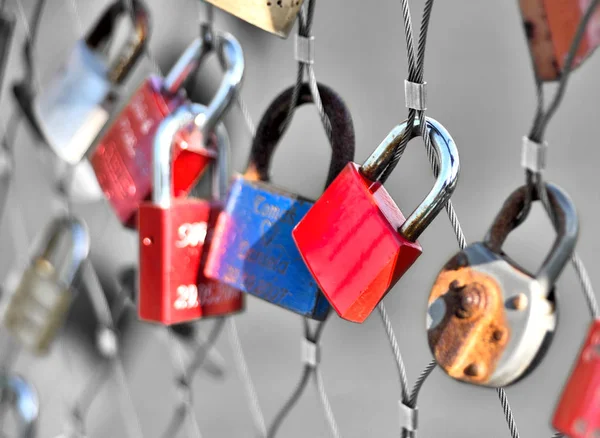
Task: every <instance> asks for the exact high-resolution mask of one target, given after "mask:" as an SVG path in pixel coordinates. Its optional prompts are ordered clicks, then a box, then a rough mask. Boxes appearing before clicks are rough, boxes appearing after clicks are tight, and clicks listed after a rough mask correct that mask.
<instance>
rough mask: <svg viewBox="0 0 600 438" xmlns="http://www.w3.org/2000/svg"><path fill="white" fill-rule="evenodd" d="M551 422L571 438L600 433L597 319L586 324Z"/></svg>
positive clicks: (590, 437) (599, 328)
mask: <svg viewBox="0 0 600 438" xmlns="http://www.w3.org/2000/svg"><path fill="white" fill-rule="evenodd" d="M552 425H553V426H554V428H555V429H556V430H558V431H559V432H562V433H564V434H565V435H568V436H569V437H571V438H595V437H598V436H600V319H597V320H595V321H594V322H593V323H592V325H591V327H590V330H589V332H588V336H587V339H586V340H585V343H584V344H583V347H582V349H581V351H580V353H579V358H578V359H577V363H576V364H575V367H574V368H573V371H572V372H571V376H570V377H569V380H568V382H567V384H566V385H565V388H564V389H563V393H562V395H561V397H560V401H559V402H558V405H557V406H556V410H555V411H554V418H553V420H552Z"/></svg>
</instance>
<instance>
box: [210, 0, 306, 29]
mask: <svg viewBox="0 0 600 438" xmlns="http://www.w3.org/2000/svg"><path fill="white" fill-rule="evenodd" d="M206 1H207V2H208V3H211V4H213V5H215V6H216V7H218V8H220V9H223V10H224V11H226V12H228V13H230V14H231V15H235V16H236V17H238V18H240V19H242V20H244V21H246V22H248V23H250V24H252V25H254V26H256V27H258V28H260V29H263V30H266V31H267V32H270V33H272V34H275V35H277V36H279V37H281V38H287V36H288V35H289V33H290V31H291V30H292V27H293V26H294V22H295V21H296V17H297V16H298V12H300V8H302V3H303V2H304V0H206Z"/></svg>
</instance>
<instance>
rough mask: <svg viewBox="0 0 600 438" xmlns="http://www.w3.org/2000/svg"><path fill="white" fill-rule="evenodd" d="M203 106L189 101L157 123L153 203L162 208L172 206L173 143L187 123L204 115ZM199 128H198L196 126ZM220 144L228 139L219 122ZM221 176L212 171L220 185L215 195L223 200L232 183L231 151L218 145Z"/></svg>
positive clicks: (154, 147)
mask: <svg viewBox="0 0 600 438" xmlns="http://www.w3.org/2000/svg"><path fill="white" fill-rule="evenodd" d="M206 111H207V108H206V107H205V106H204V105H200V104H197V103H190V104H188V105H183V106H180V107H178V108H177V109H176V110H175V111H173V112H172V113H171V114H170V115H168V116H167V117H165V119H164V120H163V121H162V122H161V123H160V125H158V128H157V130H156V134H155V135H154V140H153V143H152V160H153V164H152V202H153V204H154V205H156V206H158V207H160V208H169V207H170V206H171V204H172V197H173V189H172V172H173V150H174V147H173V142H174V140H175V136H176V135H177V133H178V132H179V131H180V130H181V129H183V128H185V127H186V126H188V125H190V124H193V123H194V120H195V119H196V118H197V117H198V116H199V115H201V114H205V113H206ZM196 128H197V127H196ZM215 134H216V137H217V145H219V146H221V145H224V144H225V143H222V142H228V141H229V139H228V137H227V131H226V130H225V126H224V125H223V124H222V123H219V124H218V125H217V128H216V130H215V133H214V134H213V135H215ZM218 160H219V162H218V163H217V166H218V175H215V174H213V178H215V179H213V181H214V183H215V184H216V186H217V187H213V188H214V189H215V190H214V192H213V196H214V197H215V199H217V197H218V198H219V199H222V198H223V197H224V196H225V194H226V193H227V185H228V183H229V173H228V166H229V150H228V148H226V147H223V148H221V147H218Z"/></svg>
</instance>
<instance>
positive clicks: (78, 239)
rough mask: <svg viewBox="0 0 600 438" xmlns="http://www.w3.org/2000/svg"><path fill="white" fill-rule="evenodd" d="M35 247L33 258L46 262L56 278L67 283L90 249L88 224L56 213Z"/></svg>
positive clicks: (72, 278) (72, 277)
mask: <svg viewBox="0 0 600 438" xmlns="http://www.w3.org/2000/svg"><path fill="white" fill-rule="evenodd" d="M34 251H35V253H34V260H33V262H34V263H38V262H40V261H43V262H45V264H46V265H47V266H48V268H49V269H53V270H54V273H55V276H56V277H55V278H56V280H57V281H59V282H60V283H62V284H64V285H66V286H69V285H71V284H72V283H73V280H75V277H76V275H77V273H78V272H79V268H80V267H81V265H82V263H83V262H84V261H85V260H86V259H87V257H88V254H89V252H90V236H89V232H88V228H87V226H86V224H85V222H83V220H81V219H79V218H76V217H73V216H63V217H58V218H56V219H54V220H53V221H52V222H51V223H50V224H49V225H48V227H47V228H46V230H45V232H44V233H43V235H42V236H41V239H40V240H39V245H36V246H35V247H34Z"/></svg>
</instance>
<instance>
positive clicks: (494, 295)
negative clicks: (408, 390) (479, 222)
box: [428, 254, 510, 383]
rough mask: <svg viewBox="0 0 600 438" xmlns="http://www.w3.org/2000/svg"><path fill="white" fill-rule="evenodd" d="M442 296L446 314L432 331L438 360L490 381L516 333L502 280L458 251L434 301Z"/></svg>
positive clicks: (469, 377) (456, 373)
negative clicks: (473, 266)
mask: <svg viewBox="0 0 600 438" xmlns="http://www.w3.org/2000/svg"><path fill="white" fill-rule="evenodd" d="M438 298H441V299H442V300H443V301H444V304H445V309H446V312H445V315H444V317H443V318H442V320H441V322H440V323H439V324H438V325H437V326H436V327H435V328H433V329H432V330H429V332H428V337H429V344H430V346H431V348H432V350H433V352H434V355H435V358H436V360H437V362H438V364H439V365H440V366H441V367H442V368H444V370H445V371H446V372H447V373H448V374H449V375H450V376H452V377H454V378H456V379H459V380H463V381H468V382H474V383H475V382H477V383H485V382H486V381H488V380H489V379H490V377H491V376H492V374H493V373H494V370H495V368H496V365H497V363H498V361H499V359H500V356H501V355H502V353H503V351H504V348H505V347H506V345H507V343H508V339H509V337H510V329H509V326H508V324H507V321H506V317H505V314H504V305H503V304H504V303H503V299H502V293H501V290H500V287H499V285H498V283H497V282H496V281H495V280H494V279H493V278H491V277H489V276H487V275H485V274H482V273H480V272H477V271H474V270H472V269H471V268H470V267H467V266H466V258H465V257H464V255H462V254H458V255H457V256H456V257H454V258H453V259H452V260H450V261H449V262H448V264H446V266H445V267H444V270H443V271H442V272H441V273H440V275H439V276H438V278H437V280H436V282H435V284H434V286H433V289H432V292H431V296H430V299H429V305H431V304H432V303H433V302H434V301H436V300H437V299H438Z"/></svg>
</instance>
